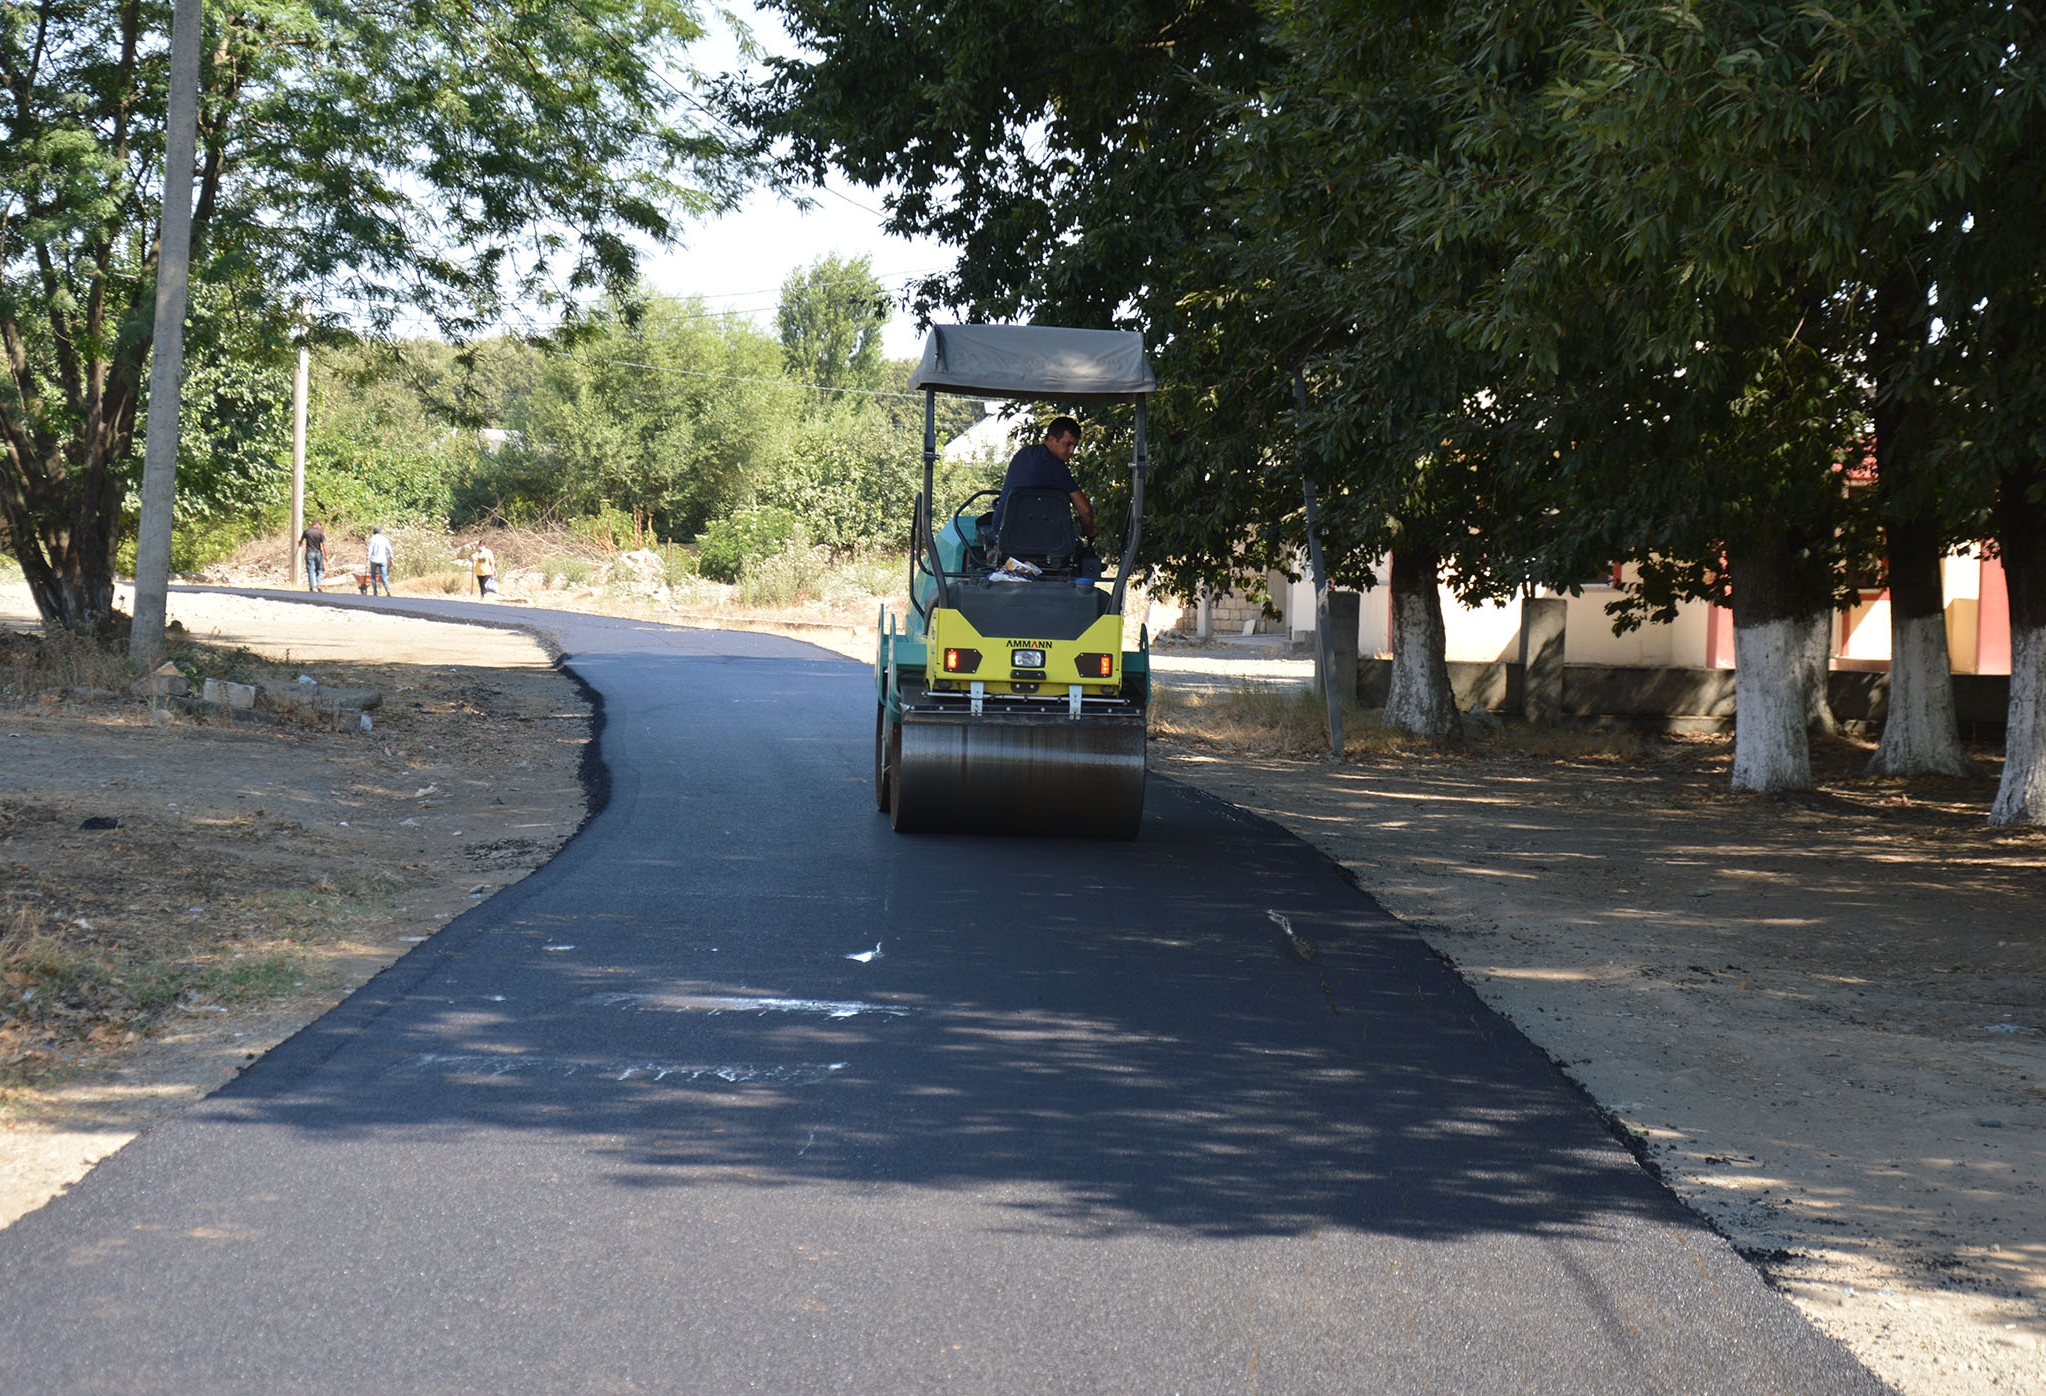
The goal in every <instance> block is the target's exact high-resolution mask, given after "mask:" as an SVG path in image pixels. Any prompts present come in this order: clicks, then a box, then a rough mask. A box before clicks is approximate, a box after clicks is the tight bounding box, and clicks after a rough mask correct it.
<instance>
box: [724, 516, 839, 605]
mask: <svg viewBox="0 0 2046 1396" xmlns="http://www.w3.org/2000/svg"><path fill="white" fill-rule="evenodd" d="M830 562H831V555H830V554H829V553H828V552H827V551H825V550H824V549H823V548H817V547H812V546H811V544H810V540H809V539H808V538H805V537H803V536H801V535H800V534H799V535H797V536H796V537H794V538H792V539H790V540H789V541H788V542H786V543H784V544H783V545H782V549H781V551H780V552H778V553H775V554H774V555H773V556H771V557H763V558H755V559H752V560H751V561H749V562H748V563H747V564H746V571H745V573H744V574H743V575H742V576H741V577H740V578H739V599H740V600H741V601H743V602H744V603H745V604H746V605H748V606H763V607H765V606H793V605H795V604H796V603H797V602H798V601H807V600H814V599H815V598H817V597H820V596H822V595H823V594H824V577H825V573H826V572H827V571H828V570H829V568H830Z"/></svg>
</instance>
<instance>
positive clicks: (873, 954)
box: [846, 940, 881, 965]
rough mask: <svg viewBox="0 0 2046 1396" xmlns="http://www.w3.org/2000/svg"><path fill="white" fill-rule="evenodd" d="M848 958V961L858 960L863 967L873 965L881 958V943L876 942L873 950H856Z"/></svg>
mask: <svg viewBox="0 0 2046 1396" xmlns="http://www.w3.org/2000/svg"><path fill="white" fill-rule="evenodd" d="M846 958H847V959H848V960H858V961H859V962H860V963H861V964H863V965H871V964H872V963H874V961H876V960H878V959H880V958H881V942H880V941H878V940H877V941H875V942H874V948H873V949H872V950H855V951H853V952H852V954H850V955H848V956H846Z"/></svg>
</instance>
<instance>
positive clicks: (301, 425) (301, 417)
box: [284, 345, 312, 586]
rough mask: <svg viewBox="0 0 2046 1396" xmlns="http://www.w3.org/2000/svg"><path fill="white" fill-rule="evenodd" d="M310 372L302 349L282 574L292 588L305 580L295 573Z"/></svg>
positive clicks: (294, 381) (295, 375) (295, 379)
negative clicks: (288, 528) (288, 535)
mask: <svg viewBox="0 0 2046 1396" xmlns="http://www.w3.org/2000/svg"><path fill="white" fill-rule="evenodd" d="M311 368H312V355H311V353H310V352H308V351H307V350H306V348H305V347H304V346H303V345H301V346H300V347H299V351H298V367H297V368H296V369H294V370H293V371H292V375H291V540H290V542H289V543H288V544H287V545H286V547H287V548H288V551H287V552H286V554H285V556H286V559H287V561H288V563H289V565H288V566H287V567H286V568H285V569H284V570H285V572H286V573H287V574H289V576H290V578H291V585H292V586H297V585H298V584H299V583H300V582H302V581H304V580H305V579H304V578H303V577H301V576H300V575H299V573H298V539H299V535H300V534H302V533H304V532H305V400H306V388H307V379H308V378H309V377H310V376H311Z"/></svg>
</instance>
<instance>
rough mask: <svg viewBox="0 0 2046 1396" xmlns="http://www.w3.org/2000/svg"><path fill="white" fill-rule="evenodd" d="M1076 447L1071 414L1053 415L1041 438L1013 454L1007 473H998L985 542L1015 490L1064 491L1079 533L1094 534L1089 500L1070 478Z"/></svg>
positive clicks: (996, 528)
mask: <svg viewBox="0 0 2046 1396" xmlns="http://www.w3.org/2000/svg"><path fill="white" fill-rule="evenodd" d="M1079 449H1080V424H1079V423H1078V422H1076V421H1074V420H1073V419H1072V418H1071V417H1054V418H1052V422H1051V425H1050V426H1048V427H1046V428H1045V429H1044V440H1043V441H1041V442H1039V443H1038V444H1037V445H1035V446H1025V447H1024V448H1023V449H1022V450H1020V451H1018V452H1017V453H1016V456H1015V459H1013V460H1011V461H1010V462H1009V469H1008V472H1007V473H1006V474H1004V475H1003V476H1002V493H1001V497H1000V498H999V499H997V500H995V508H994V513H993V514H992V515H990V520H989V524H988V528H987V532H986V536H987V538H988V541H990V542H992V541H993V540H994V538H995V537H996V535H998V534H999V533H1000V532H1001V531H1002V513H1003V510H1004V509H1005V508H1006V506H1007V505H1008V503H1009V495H1010V493H1011V492H1012V491H1015V490H1064V491H1065V493H1066V495H1067V497H1068V498H1070V499H1071V500H1072V501H1073V512H1074V513H1076V514H1078V515H1079V516H1080V532H1081V533H1082V534H1083V535H1085V536H1086V537H1088V538H1090V539H1091V538H1092V537H1093V536H1094V532H1095V528H1094V504H1093V501H1091V500H1089V499H1088V498H1087V492H1086V491H1085V490H1083V489H1081V488H1080V482H1079V481H1077V480H1075V479H1074V478H1073V470H1072V466H1071V465H1070V464H1068V462H1070V461H1071V460H1072V459H1073V452H1075V451H1077V450H1079Z"/></svg>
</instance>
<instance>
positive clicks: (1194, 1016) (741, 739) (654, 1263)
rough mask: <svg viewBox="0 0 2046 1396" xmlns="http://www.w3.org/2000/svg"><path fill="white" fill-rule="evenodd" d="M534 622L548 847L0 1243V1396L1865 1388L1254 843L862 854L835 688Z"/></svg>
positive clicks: (1365, 909) (984, 846)
mask: <svg viewBox="0 0 2046 1396" xmlns="http://www.w3.org/2000/svg"><path fill="white" fill-rule="evenodd" d="M346 604H351V605H352V604H356V603H355V602H354V601H353V600H352V599H351V600H349V601H348V602H347V603H346ZM392 608H393V609H404V610H411V611H414V612H421V611H428V610H434V611H440V612H443V613H447V614H460V613H467V614H471V615H473V614H476V609H475V608H469V607H463V606H460V605H457V604H453V603H448V604H444V605H439V606H435V605H432V604H431V603H403V602H400V603H395V604H394V605H393V607H392ZM499 614H501V613H499ZM547 623H548V624H550V625H551V626H553V627H555V630H556V634H557V635H558V636H559V638H560V639H561V641H562V643H563V644H564V645H565V646H566V647H567V649H568V650H569V651H570V663H571V664H572V666H573V668H574V669H575V671H576V672H577V673H578V674H580V675H581V676H582V677H583V678H584V679H585V680H586V681H587V682H588V683H589V684H590V685H591V686H592V687H593V688H594V689H595V690H596V691H597V693H599V694H600V695H601V697H602V700H603V710H604V724H603V730H602V737H601V743H602V745H601V752H602V756H603V761H604V765H605V767H606V768H607V770H608V773H609V799H608V803H607V804H606V805H605V806H604V808H603V810H602V812H601V813H600V814H599V815H598V816H597V817H596V818H595V819H594V820H593V821H592V822H591V823H590V825H589V826H588V827H587V828H586V829H584V830H583V832H582V833H581V834H580V835H579V836H578V837H577V838H576V839H575V840H574V841H573V842H572V843H570V844H569V846H568V847H567V848H566V849H564V850H563V852H562V853H561V855H560V856H559V857H557V858H556V859H555V860H554V861H553V862H552V863H550V864H549V865H548V866H547V867H546V868H544V869H542V870H540V871H539V872H537V873H535V874H534V875H533V876H531V877H529V878H527V879H526V880H525V881H523V882H521V883H519V884H517V885H516V886H514V887H511V888H509V889H507V890H505V891H504V892H501V893H500V894H498V895H497V896H496V897H494V898H492V899H491V900H490V901H488V902H486V903H484V904H483V905H481V906H479V907H477V908H475V909H474V910H472V911H470V912H469V913H467V914H466V915H464V916H463V917H462V918H461V919H460V920H458V921H456V922H455V923H453V924H452V925H450V926H449V927H448V928H447V929H445V930H443V931H442V932H441V933H440V934H438V935H436V936H434V937H433V938H432V939H431V940H429V941H428V942H426V943H425V944H423V945H421V946H419V947H418V948H417V949H415V950H414V951H412V953H410V954H408V955H407V956H405V958H404V959H403V960H401V961H399V962H398V964H396V965H395V966H393V967H392V968H391V969H390V970H388V971H386V972H385V973H384V974H383V975H381V976H379V977H378V978H377V979H376V980H374V981H372V982H371V983H370V984H369V985H368V986H366V987H365V988H364V989H363V990H362V991H360V992H359V993H357V994H356V995H354V996H353V997H352V998H350V999H349V1000H347V1001H346V1002H345V1003H343V1004H342V1005H341V1006H340V1007H339V1008H337V1009H335V1010H334V1011H333V1012H332V1013H330V1014H328V1015H327V1016H326V1017H325V1018H323V1019H322V1020H320V1021H319V1022H318V1023H316V1024H314V1025H313V1026H312V1027H310V1028H308V1029H306V1030H305V1031H304V1032H302V1033H300V1034H299V1035H298V1036H297V1037H295V1038H293V1039H292V1040H291V1041H290V1042H288V1043H286V1044H284V1045H283V1046H281V1047H279V1048H278V1049H277V1050H276V1051H274V1052H272V1053H270V1055H269V1056H267V1057H266V1058H264V1059H263V1060H262V1061H260V1062H259V1063H257V1064H256V1065H255V1066H254V1067H253V1068H252V1069H251V1070H249V1071H248V1072H247V1073H245V1074H244V1075H243V1076H242V1077H241V1078H240V1079H239V1080H237V1081H235V1082H234V1083H233V1084H232V1085H230V1086H229V1087H227V1088H226V1089H224V1090H222V1091H221V1092H219V1093H218V1094H216V1095H214V1096H213V1097H211V1098H210V1099H209V1100H207V1101H206V1102H204V1103H202V1104H201V1105H199V1106H197V1107H195V1108H194V1109H192V1110H190V1111H188V1112H186V1113H185V1114H184V1115H183V1116H182V1117H180V1118H178V1119H176V1120H173V1121H171V1122H168V1123H166V1124H163V1125H161V1126H159V1127H157V1128H156V1129H154V1130H151V1131H150V1132H149V1133H147V1134H145V1135H144V1136H143V1137H141V1138H140V1139H138V1140H136V1141H135V1142H134V1143H133V1144H131V1145H129V1146H128V1147H127V1148H126V1149H124V1150H123V1151H121V1152H120V1153H119V1154H117V1155H115V1156H114V1157H113V1158H112V1159H110V1160H108V1161H107V1162H105V1163H103V1164H101V1165H100V1167H99V1168H98V1169H97V1170H96V1171H95V1172H94V1173H93V1174H92V1175H91V1176H90V1177H89V1178H87V1179H86V1180H85V1181H84V1182H83V1183H82V1184H80V1185H79V1186H78V1187H77V1188H75V1189H73V1190H72V1191H71V1192H70V1193H69V1194H67V1195H66V1196H64V1197H61V1198H59V1199H57V1200H56V1201H54V1202H52V1203H51V1204H50V1205H49V1206H47V1207H45V1208H43V1209H42V1210H41V1211H38V1212H35V1213H32V1214H30V1215H29V1216H27V1217H25V1218H23V1219H22V1220H21V1221H19V1222H17V1223H16V1224H15V1225H14V1226H13V1227H11V1228H9V1229H7V1230H5V1231H0V1390H4V1391H6V1392H8V1393H31V1392H74V1391H100V1390H107V1391H120V1392H159V1391H161V1392H236V1393H240V1392H247V1393H266V1394H267V1393H278V1392H371V1391H373V1392H435V1393H443V1392H489V1393H503V1392H529V1391H530V1392H583V1391H589V1392H671V1391H672V1392H705V1393H723V1392H741V1391H773V1392H820V1391H827V1390H829V1391H846V1392H887V1393H896V1392H925V1391H959V1392H976V1393H978V1392H1016V1393H1065V1392H1090V1393H1091V1392H1115V1393H1125V1392H1128V1393H1152V1392H1157V1393H1168V1392H1187V1393H1192V1392H1265V1393H1334V1392H1387V1393H1392V1392H1397V1393H1409V1392H1500V1393H1519V1392H1528V1393H1543V1396H1561V1394H1562V1393H1578V1392H1585V1393H1589V1392H1614V1393H1627V1394H1628V1396H1637V1393H1644V1392H1725V1393H1741V1396H1753V1393H1765V1392H1782V1393H1796V1396H1816V1394H1817V1393H1835V1392H1841V1393H1845V1392H1880V1391H1882V1390H1884V1389H1885V1388H1883V1387H1882V1386H1881V1385H1880V1384H1879V1383H1878V1382H1876V1381H1875V1379H1874V1378H1873V1377H1871V1376H1870V1375H1869V1374H1868V1373H1867V1372H1866V1371H1865V1370H1864V1369H1862V1368H1861V1367H1860V1366H1858V1365H1857V1364H1856V1363H1855V1362H1854V1361H1853V1360H1852V1359H1851V1358H1850V1357H1849V1356H1848V1355H1847V1354H1846V1353H1845V1352H1844V1351H1843V1350H1842V1349H1840V1348H1839V1347H1837V1346H1836V1345H1834V1344H1833V1343H1832V1342H1831V1341H1829V1340H1827V1339H1825V1338H1824V1337H1822V1336H1821V1335H1819V1334H1818V1333H1817V1332H1815V1331H1814V1330H1813V1329H1812V1328H1811V1327H1810V1326H1809V1325H1808V1324H1806V1323H1805V1322H1804V1320H1803V1319H1802V1318H1801V1317H1799V1316H1798V1315H1797V1313H1796V1312H1795V1311H1794V1310H1793V1309H1792V1308H1791V1307H1790V1306H1789V1305H1788V1304H1787V1303H1785V1302H1784V1301H1783V1300H1782V1299H1781V1298H1780V1297H1778V1296H1777V1295H1775V1294H1774V1293H1772V1292H1771V1291H1770V1290H1769V1289H1768V1288H1767V1287H1766V1286H1765V1285H1764V1284H1763V1283H1762V1282H1761V1281H1760V1280H1759V1279H1758V1277H1757V1276H1756V1274H1755V1273H1754V1271H1753V1270H1752V1269H1750V1268H1749V1267H1748V1266H1747V1265H1746V1264H1745V1263H1744V1262H1743V1261H1741V1260H1740V1258H1739V1257H1738V1256H1736V1255H1735V1254H1734V1253H1733V1251H1732V1250H1731V1249H1730V1248H1729V1247H1728V1246H1727V1245H1726V1244H1725V1242H1723V1241H1722V1240H1720V1239H1719V1238H1717V1237H1716V1236H1714V1235H1713V1234H1712V1233H1711V1232H1710V1231H1708V1230H1707V1229H1706V1228H1705V1227H1703V1226H1702V1225H1700V1224H1699V1223H1698V1222H1697V1221H1696V1220H1695V1219H1694V1218H1693V1217H1692V1216H1690V1215H1689V1214H1688V1213H1686V1212H1685V1211H1683V1210H1682V1209H1681V1208H1679V1207H1678V1206H1677V1205H1675V1204H1674V1203H1673V1202H1672V1201H1671V1200H1670V1198H1669V1197H1668V1196H1667V1195H1666V1194H1665V1193H1664V1192H1663V1191H1662V1190H1661V1189H1660V1188H1659V1187H1658V1186H1657V1185H1656V1184H1655V1183H1654V1182H1653V1181H1652V1180H1651V1179H1649V1178H1648V1177H1647V1176H1646V1175H1644V1174H1643V1173H1642V1172H1641V1170H1640V1169H1639V1168H1638V1167H1636V1165H1635V1163H1634V1161H1633V1160H1632V1159H1631V1158H1630V1157H1629V1156H1628V1154H1627V1153H1626V1152H1625V1151H1624V1150H1622V1149H1621V1148H1620V1147H1619V1146H1618V1145H1617V1144H1616V1143H1615V1142H1614V1141H1613V1140H1612V1139H1611V1137H1610V1136H1609V1135H1608V1134H1607V1133H1606V1132H1605V1131H1604V1129H1603V1128H1602V1127H1601V1125H1600V1123H1599V1121H1598V1119H1597V1117H1596V1115H1595V1114H1594V1112H1593V1110H1592V1108H1591V1106H1590V1104H1589V1103H1588V1102H1587V1101H1586V1100H1585V1099H1584V1098H1583V1097H1582V1096H1581V1095H1579V1094H1578V1093H1577V1092H1576V1091H1575V1090H1574V1089H1573V1088H1572V1087H1571V1086H1570V1085H1569V1084H1568V1082H1567V1081H1565V1080H1564V1078H1563V1077H1562V1076H1561V1075H1560V1074H1559V1073H1558V1072H1557V1071H1556V1070H1555V1068H1554V1067H1553V1066H1552V1065H1551V1064H1550V1063H1549V1062H1548V1061H1547V1060H1545V1059H1544V1058H1543V1057H1542V1056H1541V1055H1540V1054H1539V1053H1537V1052H1536V1051H1535V1050H1534V1049H1533V1048H1532V1047H1531V1046H1530V1045H1529V1044H1528V1043H1527V1042H1526V1041H1525V1040H1524V1039H1522V1038H1521V1037H1520V1036H1519V1035H1518V1034H1517V1033H1515V1032H1514V1031H1513V1029H1512V1028H1511V1027H1510V1026H1508V1025H1507V1024H1506V1023H1504V1022H1503V1021H1502V1020H1500V1019H1499V1018H1497V1017H1495V1016H1494V1015H1493V1014H1492V1013H1491V1012H1490V1011H1489V1010H1487V1009H1486V1008H1485V1007H1484V1006H1483V1005H1482V1004H1481V1003H1480V1002H1479V1001H1478V1000H1477V999H1476V997H1474V996H1473V995H1472V994H1471V992H1470V991H1469V990H1468V989H1467V988H1465V987H1464V986H1463V985H1462V984H1461V983H1460V982H1459V981H1458V980H1457V979H1456V977H1455V976H1454V975H1453V974H1451V973H1450V972H1449V971H1448V970H1447V969H1446V968H1445V967H1444V966H1443V965H1442V964H1441V963H1440V962H1439V961H1438V960H1436V959H1435V958H1434V957H1433V956H1432V955H1431V954H1430V953H1429V952H1428V950H1427V949H1426V948H1425V947H1424V946H1423V945H1422V943H1421V942H1420V941H1419V940H1418V939H1416V938H1415V937H1414V936H1413V935H1412V934H1411V933H1410V932H1408V931H1407V930H1406V929H1405V928H1404V927H1402V926H1401V925H1400V924H1399V923H1398V922H1396V921H1394V920H1392V919H1391V918H1390V917H1388V916H1387V915H1386V914H1385V913H1384V912H1382V911H1380V910H1379V909H1378V907H1377V906H1376V905H1374V904H1373V903H1372V901H1371V900H1370V899H1369V898H1367V897H1365V896H1364V895H1362V894H1361V893H1359V892H1358V891H1357V890H1356V889H1355V888H1354V887H1352V886H1351V885H1350V884H1349V883H1347V882H1346V881H1345V880H1344V879H1343V878H1342V877H1341V876H1339V875H1338V873H1337V872H1336V870H1335V869H1334V868H1333V867H1331V866H1330V865H1329V864H1328V863H1327V862H1326V861H1325V860H1323V859H1322V858H1321V857H1320V856H1319V855H1317V854H1316V853H1314V852H1313V851H1312V850H1310V849H1308V848H1307V847H1306V846H1304V845H1303V844H1301V843H1299V842H1298V841H1297V840H1295V839H1293V838H1291V837H1289V836H1288V835H1286V834H1285V833H1283V832H1281V831H1280V830H1278V829H1276V828H1275V827H1273V826H1272V825H1270V824H1267V823H1264V822H1262V821H1260V820H1257V819H1254V818H1251V817H1249V816H1247V815H1244V814H1242V813H1240V812H1237V811H1235V810H1232V809H1230V808H1228V807H1225V806H1223V805H1220V804H1217V803H1215V802H1213V801H1211V800H1208V799H1205V798H1202V797H1200V796H1198V795H1196V794H1194V793H1192V792H1190V791H1188V790H1186V789H1185V788H1183V787H1180V786H1177V785H1174V784H1171V783H1169V782H1166V781H1162V780H1155V779H1154V780H1153V782H1152V785H1151V791H1150V799H1149V802H1148V805H1147V808H1146V813H1145V819H1144V828H1143V833H1142V837H1141V838H1139V839H1138V840H1137V841H1136V842H1134V843H1127V844H1119V843H1086V842H1075V841H1067V840H1059V839H989V838H975V839H968V838H941V837H921V838H909V837H898V836H896V835H893V834H891V833H890V832H889V830H888V826H887V821H886V820H885V818H883V817H882V816H880V815H877V814H876V813H875V811H874V805H873V798H872V794H871V781H872V744H871V734H872V727H873V701H874V700H873V688H872V680H871V676H870V674H869V672H868V671H866V670H864V669H862V668H861V667H859V666H857V665H854V664H850V663H847V662H846V661H844V660H841V659H838V658H836V657H832V656H827V655H823V654H822V653H821V652H819V651H817V650H814V649H811V648H808V647H805V646H802V645H799V644H796V643H793V642H789V641H784V640H778V639H773V638H769V637H764V636H750V635H738V634H716V633H709V632H702V631H689V630H674V629H667V628H664V627H659V626H653V625H645V624H636V623H633V622H629V621H619V620H604V619H597V618H591V617H582V616H570V615H559V616H553V617H548V618H547ZM1271 912H1277V913H1279V914H1281V915H1283V916H1285V917H1287V918H1289V919H1290V921H1291V923H1292V925H1293V927H1294V928H1295V930H1296V931H1297V932H1298V933H1299V934H1300V935H1302V936H1304V937H1307V938H1308V939H1309V940H1311V941H1312V942H1314V943H1315V944H1316V945H1318V946H1319V952H1320V953H1319V955H1318V956H1316V957H1315V958H1314V959H1313V960H1312V962H1311V963H1302V962H1301V961H1300V960H1299V959H1297V958H1294V957H1290V956H1289V955H1287V954H1286V953H1284V945H1283V937H1282V933H1281V932H1280V930H1279V928H1278V927H1277V925H1276V924H1275V923H1274V922H1273V921H1272V920H1270V919H1269V915H1268V913H1271ZM877 946H878V947H879V950H880V953H879V954H878V955H876V956H873V957H871V958H867V959H855V958H853V957H854V956H855V955H857V954H860V953H861V952H866V951H872V950H874V949H875V948H876V947H877Z"/></svg>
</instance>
